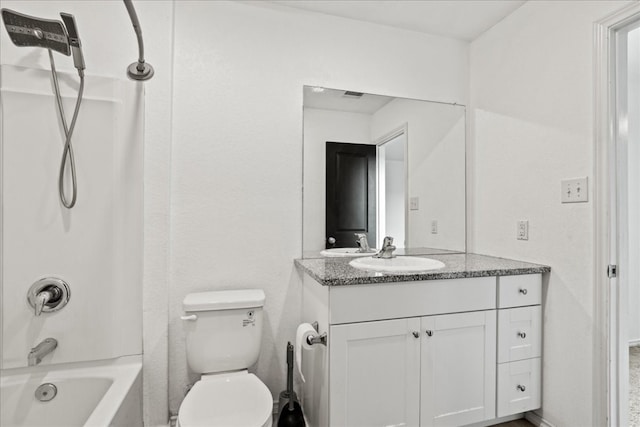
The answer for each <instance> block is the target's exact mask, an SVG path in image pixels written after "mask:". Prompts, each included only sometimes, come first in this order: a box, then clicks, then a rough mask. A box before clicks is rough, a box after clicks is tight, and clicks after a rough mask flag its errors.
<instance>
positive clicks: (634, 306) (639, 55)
mask: <svg viewBox="0 0 640 427" xmlns="http://www.w3.org/2000/svg"><path fill="white" fill-rule="evenodd" d="M627 52H628V70H629V75H628V79H629V86H628V88H627V90H628V101H629V112H628V117H629V144H628V150H629V151H628V153H629V163H628V172H629V178H628V179H629V181H628V183H629V193H628V194H629V214H628V218H629V275H628V277H629V340H630V341H632V342H634V343H640V28H636V29H635V30H634V31H632V32H631V33H629V38H628V46H627Z"/></svg>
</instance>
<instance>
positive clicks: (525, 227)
mask: <svg viewBox="0 0 640 427" xmlns="http://www.w3.org/2000/svg"><path fill="white" fill-rule="evenodd" d="M517 237H518V240H529V221H528V220H526V219H525V220H523V221H518V235H517Z"/></svg>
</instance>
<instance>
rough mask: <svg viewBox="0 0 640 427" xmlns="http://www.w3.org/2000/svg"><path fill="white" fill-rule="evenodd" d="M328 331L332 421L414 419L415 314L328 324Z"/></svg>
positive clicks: (405, 422)
mask: <svg viewBox="0 0 640 427" xmlns="http://www.w3.org/2000/svg"><path fill="white" fill-rule="evenodd" d="M414 334H415V335H417V336H415V335H414ZM329 337H330V349H329V366H330V367H331V371H330V375H329V408H330V423H329V424H330V425H331V426H332V427H340V426H348V427H358V426H363V427H364V426H367V427H371V426H417V425H418V424H419V417H420V406H419V399H420V319H419V318H408V319H394V320H384V321H376V322H364V323H352V324H346V325H337V326H331V328H330V334H329Z"/></svg>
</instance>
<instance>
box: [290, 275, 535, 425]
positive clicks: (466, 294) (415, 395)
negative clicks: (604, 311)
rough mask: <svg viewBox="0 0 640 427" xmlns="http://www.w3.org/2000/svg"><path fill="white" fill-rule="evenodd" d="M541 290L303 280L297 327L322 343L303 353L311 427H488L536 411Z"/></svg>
mask: <svg viewBox="0 0 640 427" xmlns="http://www.w3.org/2000/svg"><path fill="white" fill-rule="evenodd" d="M540 285H541V275H540V274H531V275H528V274H525V275H518V276H505V277H495V276H494V277H473V278H453V279H442V280H425V281H411V282H396V283H377V284H358V285H353V286H348V285H345V286H322V285H320V284H319V283H318V282H316V281H315V280H314V279H312V278H311V277H310V276H308V275H306V274H305V275H304V276H303V307H302V313H303V321H304V322H313V321H317V322H318V331H319V332H320V333H323V332H326V333H327V336H328V341H327V347H326V348H325V347H322V346H318V347H322V348H314V349H313V350H307V351H305V353H303V363H302V370H303V373H304V375H305V377H306V378H307V382H306V383H305V384H304V385H303V389H302V393H301V394H302V401H303V407H304V408H305V413H306V415H307V417H308V421H309V425H310V426H312V427H324V426H332V427H338V426H349V427H351V426H424V427H426V426H464V425H469V424H477V425H491V424H493V423H498V422H499V421H500V420H499V418H500V417H505V416H508V415H514V414H519V413H522V412H524V411H528V410H531V409H536V408H538V407H540V349H541V346H540V337H541V328H540V325H541V312H540V287H541V286H540ZM525 288H526V291H524V292H521V291H520V290H521V289H525ZM522 335H524V337H522Z"/></svg>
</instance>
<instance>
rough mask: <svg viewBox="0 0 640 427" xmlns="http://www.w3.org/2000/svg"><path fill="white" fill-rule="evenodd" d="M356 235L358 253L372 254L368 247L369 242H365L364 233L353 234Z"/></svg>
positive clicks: (365, 236)
mask: <svg viewBox="0 0 640 427" xmlns="http://www.w3.org/2000/svg"><path fill="white" fill-rule="evenodd" d="M355 235H356V245H358V248H359V249H358V252H360V253H366V252H373V251H372V250H371V248H370V247H369V241H368V240H367V235H366V234H365V233H355Z"/></svg>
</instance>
